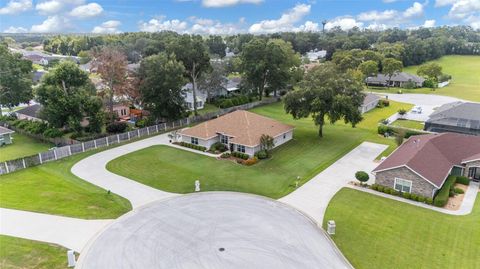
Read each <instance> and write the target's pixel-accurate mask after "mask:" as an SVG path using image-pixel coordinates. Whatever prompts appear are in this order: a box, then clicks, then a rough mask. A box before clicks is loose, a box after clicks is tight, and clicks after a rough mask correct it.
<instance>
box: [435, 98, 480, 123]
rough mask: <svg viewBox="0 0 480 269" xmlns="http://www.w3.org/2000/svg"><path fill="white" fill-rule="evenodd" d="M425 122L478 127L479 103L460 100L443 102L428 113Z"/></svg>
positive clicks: (479, 117)
mask: <svg viewBox="0 0 480 269" xmlns="http://www.w3.org/2000/svg"><path fill="white" fill-rule="evenodd" d="M427 122H429V123H436V124H443V125H449V126H458V127H465V128H470V129H480V104H479V103H465V102H460V101H459V102H453V103H448V104H444V105H442V106H441V107H439V108H437V109H436V110H435V112H433V113H432V114H431V115H430V117H429V119H428V120H427Z"/></svg>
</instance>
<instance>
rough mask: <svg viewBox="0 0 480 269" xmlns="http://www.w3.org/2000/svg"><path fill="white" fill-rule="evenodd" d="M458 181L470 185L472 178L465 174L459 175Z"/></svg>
mask: <svg viewBox="0 0 480 269" xmlns="http://www.w3.org/2000/svg"><path fill="white" fill-rule="evenodd" d="M457 183H458V184H462V185H467V186H468V185H470V179H468V177H464V176H457Z"/></svg>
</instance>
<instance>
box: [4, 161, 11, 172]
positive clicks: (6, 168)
mask: <svg viewBox="0 0 480 269" xmlns="http://www.w3.org/2000/svg"><path fill="white" fill-rule="evenodd" d="M5 170H7V174H8V173H10V169H8V163H7V162H5Z"/></svg>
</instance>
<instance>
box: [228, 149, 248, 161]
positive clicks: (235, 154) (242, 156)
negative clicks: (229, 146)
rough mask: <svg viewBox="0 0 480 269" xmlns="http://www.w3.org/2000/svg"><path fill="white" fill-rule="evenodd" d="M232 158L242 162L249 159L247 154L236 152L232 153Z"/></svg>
mask: <svg viewBox="0 0 480 269" xmlns="http://www.w3.org/2000/svg"><path fill="white" fill-rule="evenodd" d="M232 156H233V157H235V158H239V159H242V160H247V159H248V158H249V157H250V156H249V155H248V154H245V153H242V152H238V151H234V152H232Z"/></svg>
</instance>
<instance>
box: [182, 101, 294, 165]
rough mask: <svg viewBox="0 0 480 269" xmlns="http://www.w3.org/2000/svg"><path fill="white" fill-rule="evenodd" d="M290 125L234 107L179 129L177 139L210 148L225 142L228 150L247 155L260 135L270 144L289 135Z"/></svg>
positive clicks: (256, 146)
mask: <svg viewBox="0 0 480 269" xmlns="http://www.w3.org/2000/svg"><path fill="white" fill-rule="evenodd" d="M293 129H294V127H293V126H291V125H288V124H284V123H281V122H279V121H276V120H273V119H270V118H267V117H264V116H260V115H258V114H255V113H252V112H249V111H245V110H237V111H234V112H231V113H228V114H226V115H223V116H221V117H218V118H216V119H213V120H209V121H206V122H203V123H200V124H198V125H196V126H194V127H191V128H187V129H183V130H182V131H180V135H181V141H183V142H187V143H191V144H195V145H200V146H204V147H206V148H210V147H211V146H212V145H213V144H214V143H216V142H221V143H223V144H225V145H226V146H227V147H228V149H230V151H238V152H242V153H246V154H248V155H249V156H254V154H255V153H256V152H258V151H260V150H261V149H260V137H261V136H262V135H263V134H265V135H269V136H271V137H272V138H273V139H274V147H277V146H280V145H282V144H284V143H286V142H288V141H289V140H291V139H292V138H293Z"/></svg>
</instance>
